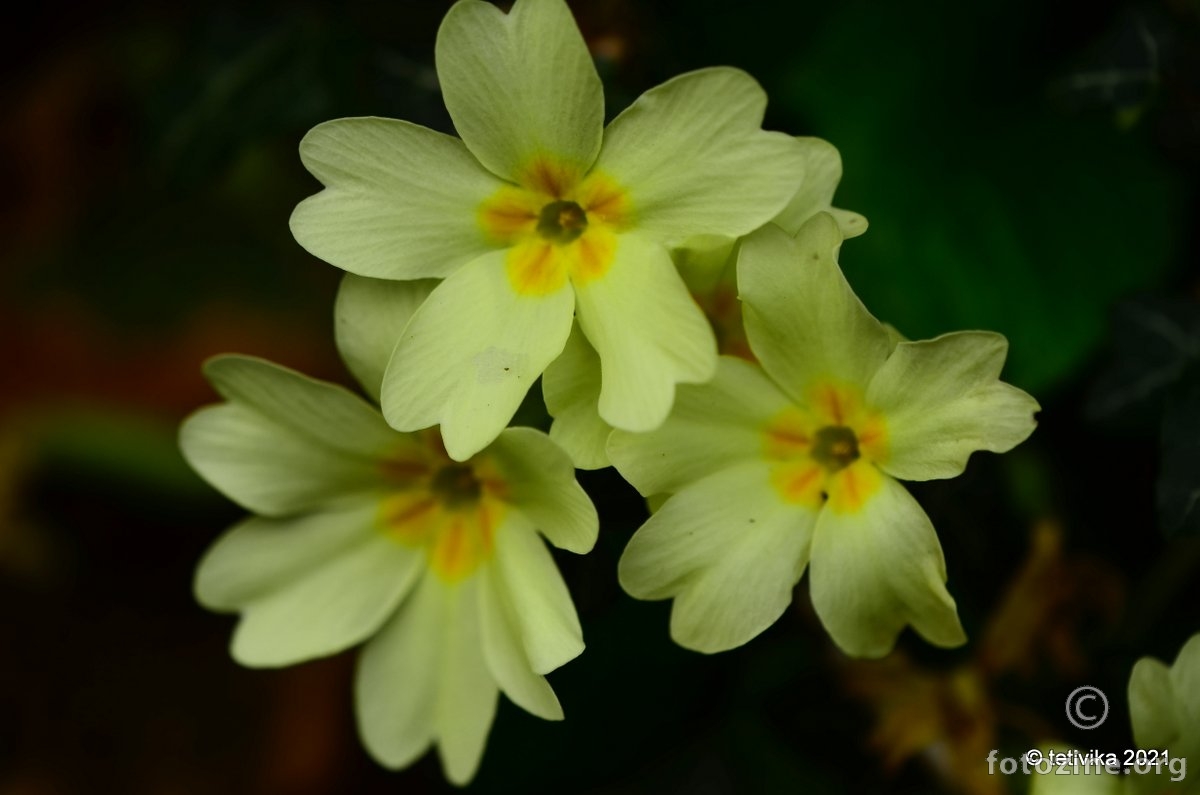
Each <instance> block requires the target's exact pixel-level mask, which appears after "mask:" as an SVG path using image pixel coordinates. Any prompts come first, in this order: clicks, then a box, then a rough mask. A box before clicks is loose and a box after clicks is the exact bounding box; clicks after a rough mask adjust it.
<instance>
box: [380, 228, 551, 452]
mask: <svg viewBox="0 0 1200 795" xmlns="http://www.w3.org/2000/svg"><path fill="white" fill-rule="evenodd" d="M504 256H505V254H504V252H497V253H496V254H492V255H488V256H486V257H483V258H482V259H480V260H477V261H475V262H472V263H471V264H470V265H468V266H467V267H465V268H462V269H461V270H459V271H458V272H457V273H455V274H454V275H453V276H451V277H450V278H448V279H446V280H445V281H444V282H442V283H441V284H439V285H438V286H437V288H436V289H435V290H434V291H433V292H432V293H431V294H430V296H429V298H428V299H427V300H426V301H425V303H423V304H421V307H420V308H419V309H417V311H416V314H414V315H413V317H412V320H411V321H410V322H409V324H408V327H407V328H406V329H405V331H404V334H403V336H402V337H401V338H400V342H399V344H398V345H397V346H396V349H395V351H394V352H393V353H392V359H391V362H390V363H389V364H388V369H387V373H386V374H385V375H384V381H383V413H384V415H385V416H386V417H387V418H388V422H389V423H391V424H392V425H393V426H394V427H396V428H399V429H401V430H408V431H415V430H419V429H421V428H428V427H430V426H431V425H437V424H440V425H441V426H442V436H443V438H444V439H445V443H446V450H447V452H448V453H449V454H450V456H451V457H452V458H454V459H455V460H457V461H465V460H466V459H468V458H470V457H471V456H472V455H474V454H475V453H477V452H479V451H480V450H482V449H483V448H484V447H486V446H487V445H489V444H491V442H492V440H493V439H495V438H496V436H498V435H499V433H500V431H501V430H503V428H504V426H505V425H506V424H507V423H508V421H509V420H510V419H512V416H513V414H514V413H515V412H516V410H517V407H518V406H519V405H520V404H521V400H522V398H524V397H525V393H526V392H528V391H529V388H530V387H531V386H532V385H533V382H534V381H536V380H537V377H538V376H539V375H541V374H542V371H543V370H545V369H546V365H548V364H549V363H550V362H551V361H552V360H553V359H554V357H556V356H558V354H559V353H561V352H562V349H563V345H565V344H566V340H567V335H568V334H569V333H570V330H571V307H572V306H573V304H574V298H573V296H572V293H571V289H570V287H569V286H566V285H565V284H564V286H563V287H562V288H560V289H559V290H558V291H557V292H555V293H552V294H550V295H544V296H534V295H520V294H518V293H516V292H515V291H514V290H513V288H512V286H511V285H510V284H509V281H508V277H507V275H506V274H505V267H504Z"/></svg>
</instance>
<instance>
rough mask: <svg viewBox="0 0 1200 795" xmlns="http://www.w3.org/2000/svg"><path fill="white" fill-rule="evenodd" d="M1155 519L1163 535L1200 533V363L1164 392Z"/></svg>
mask: <svg viewBox="0 0 1200 795" xmlns="http://www.w3.org/2000/svg"><path fill="white" fill-rule="evenodd" d="M1158 518H1159V523H1160V524H1161V526H1162V529H1163V531H1164V532H1165V533H1166V534H1167V535H1185V534H1186V535H1197V534H1200V365H1192V366H1191V367H1190V368H1188V370H1187V371H1186V372H1185V373H1184V374H1183V376H1182V378H1180V380H1179V381H1178V382H1177V383H1176V384H1175V386H1174V387H1172V389H1171V391H1170V393H1169V394H1168V395H1167V409H1166V412H1165V413H1164V415H1163V424H1162V472H1161V474H1160V475H1159V477H1158Z"/></svg>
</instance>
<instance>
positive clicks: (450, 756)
mask: <svg viewBox="0 0 1200 795" xmlns="http://www.w3.org/2000/svg"><path fill="white" fill-rule="evenodd" d="M478 588H479V581H478V579H476V578H472V579H469V580H465V581H464V582H461V583H459V584H458V585H457V586H456V587H453V588H448V589H446V594H445V597H444V598H445V599H446V613H445V618H444V620H445V622H446V630H445V632H446V634H445V636H444V638H445V643H446V645H445V648H444V651H443V654H444V656H443V658H442V662H441V673H440V677H441V679H440V682H439V688H438V701H437V709H436V712H435V721H436V726H437V736H438V756H440V757H441V759H442V769H443V770H445V772H446V778H448V779H450V781H451V782H452V783H454V784H457V785H459V786H462V785H464V784H466V783H467V782H469V781H470V780H471V779H472V778H473V777H474V776H475V771H476V770H478V769H479V762H480V760H481V759H482V758H483V749H484V746H485V745H486V744H487V736H488V731H489V730H490V729H491V728H492V721H493V720H494V719H495V717H496V699H497V696H498V695H499V690H498V689H497V687H496V681H495V680H494V679H493V678H492V674H491V672H490V671H489V670H488V666H487V661H486V660H485V659H484V656H483V635H482V633H481V632H480V627H479V599H478V596H477V594H476V590H477V589H478Z"/></svg>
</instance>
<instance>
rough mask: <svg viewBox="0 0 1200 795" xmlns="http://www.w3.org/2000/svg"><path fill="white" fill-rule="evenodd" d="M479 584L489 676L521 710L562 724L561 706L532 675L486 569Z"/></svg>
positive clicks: (546, 685)
mask: <svg viewBox="0 0 1200 795" xmlns="http://www.w3.org/2000/svg"><path fill="white" fill-rule="evenodd" d="M479 580H480V587H479V618H480V626H481V628H482V630H483V653H484V658H485V659H486V660H487V664H488V668H489V669H490V670H491V672H492V676H493V677H494V678H495V679H496V682H497V683H498V684H499V685H500V689H501V690H503V691H504V694H505V695H506V696H508V697H509V698H510V699H512V701H513V703H514V704H516V705H517V706H518V707H520V708H521V709H523V710H525V711H527V712H531V713H533V714H534V715H537V716H538V717H539V718H545V719H546V720H562V718H563V712H562V706H561V705H559V703H558V697H557V696H555V695H554V690H552V689H551V687H550V683H549V682H547V681H546V678H545V677H544V676H539V675H538V674H535V673H534V672H533V665H532V663H530V662H529V656H528V655H527V654H525V648H524V646H523V644H522V641H521V633H520V629H519V628H518V624H517V622H516V620H515V619H513V618H512V617H511V616H510V615H508V610H507V608H506V606H505V596H504V594H503V593H502V592H500V591H499V590H498V589H497V587H496V583H495V582H494V578H493V577H492V576H491V573H490V572H489V571H488V570H487V569H486V568H485V570H484V571H482V572H480V578H479Z"/></svg>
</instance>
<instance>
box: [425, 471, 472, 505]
mask: <svg viewBox="0 0 1200 795" xmlns="http://www.w3.org/2000/svg"><path fill="white" fill-rule="evenodd" d="M429 489H430V491H432V492H433V493H434V495H435V496H436V497H437V498H438V499H439V500H441V502H442V504H443V505H445V506H446V507H447V508H460V507H463V506H468V505H474V504H475V503H477V502H479V495H480V494H482V493H483V486H482V484H480V482H479V480H478V479H477V478H476V477H475V472H474V471H473V470H472V469H471V467H469V466H467V465H466V464H449V465H447V466H444V467H442V468H441V469H439V470H438V473H437V474H436V475H434V476H433V482H431V483H430V484H429Z"/></svg>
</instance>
